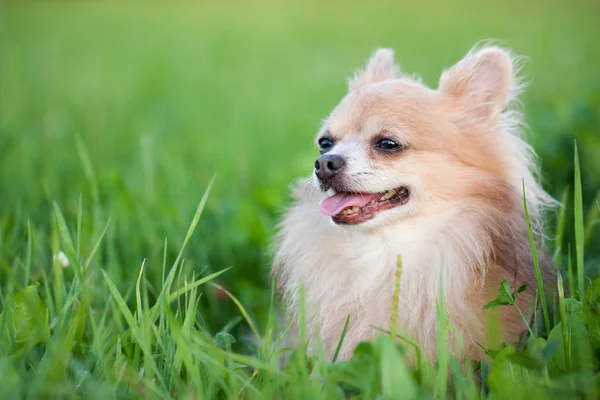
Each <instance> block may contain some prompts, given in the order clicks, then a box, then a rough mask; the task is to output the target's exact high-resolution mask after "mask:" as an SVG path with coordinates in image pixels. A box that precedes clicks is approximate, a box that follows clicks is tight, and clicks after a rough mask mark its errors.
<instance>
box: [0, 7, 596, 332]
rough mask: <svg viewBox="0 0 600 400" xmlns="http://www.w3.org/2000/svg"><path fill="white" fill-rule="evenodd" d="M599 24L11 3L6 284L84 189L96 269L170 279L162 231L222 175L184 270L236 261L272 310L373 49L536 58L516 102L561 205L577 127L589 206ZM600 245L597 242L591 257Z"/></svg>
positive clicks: (531, 12)
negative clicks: (322, 165)
mask: <svg viewBox="0 0 600 400" xmlns="http://www.w3.org/2000/svg"><path fill="white" fill-rule="evenodd" d="M599 17H600V5H599V3H598V2H595V1H582V0H577V1H568V2H567V1H564V2H549V1H545V2H537V1H536V2H520V1H504V2H489V4H484V2H477V1H467V2H453V3H448V2H443V1H423V2H416V1H396V2H391V1H390V2H381V1H377V2H370V3H367V2H363V3H358V2H341V1H339V2H295V3H293V2H278V1H260V2H198V3H189V2H188V3H182V2H174V3H172V4H169V5H167V4H166V3H158V2H152V3H143V4H142V3H127V4H121V3H116V2H50V3H49V2H39V3H38V2H32V3H6V2H4V3H2V5H0V211H1V215H0V279H6V278H7V277H11V276H12V275H13V274H15V273H16V272H15V268H16V265H17V263H16V261H15V260H17V258H18V257H20V256H22V254H23V252H24V249H25V246H26V238H27V223H28V221H29V222H30V224H31V228H32V231H33V233H34V238H35V241H34V255H33V260H34V266H35V267H36V268H47V269H48V270H50V268H51V254H50V253H51V251H50V248H51V246H50V235H49V232H50V230H49V226H50V224H51V215H52V201H57V202H58V204H59V205H60V206H61V207H62V208H63V210H64V212H65V214H66V216H67V218H68V220H69V221H70V223H71V227H72V228H74V224H75V223H74V221H75V220H76V214H77V202H78V199H79V196H80V194H82V195H83V201H84V211H85V212H84V230H85V231H86V232H85V233H86V234H87V235H89V236H90V237H97V236H98V234H99V233H100V231H101V230H102V227H103V226H104V224H105V223H106V220H107V219H108V218H109V217H110V218H111V225H110V229H109V231H108V234H107V237H106V240H105V241H104V242H103V245H102V248H101V254H100V258H99V260H98V262H97V263H96V267H97V268H103V269H105V270H106V271H107V272H108V273H109V274H110V276H111V277H112V278H113V280H114V281H115V282H117V284H118V285H119V287H120V289H121V290H122V291H123V293H129V295H130V297H131V289H132V288H133V285H134V283H135V278H136V276H137V274H138V272H139V267H140V265H141V263H142V261H143V260H144V259H146V272H147V274H148V277H149V279H150V281H151V282H159V281H160V276H161V273H162V254H163V245H164V240H165V238H167V239H168V252H169V257H170V259H171V260H172V259H173V258H174V257H175V255H176V254H177V251H178V249H179V246H180V245H181V242H182V241H183V237H184V235H185V233H186V230H187V227H188V224H189V222H190V220H191V218H192V216H193V213H194V210H195V208H196V206H197V204H198V202H199V200H200V198H201V197H202V194H203V192H204V190H205V189H206V187H207V185H208V183H209V182H210V180H211V178H212V177H213V175H215V174H216V179H215V182H214V186H213V188H212V191H211V193H210V196H209V200H208V203H207V208H206V209H205V213H204V214H203V216H202V218H201V221H200V224H199V226H198V229H197V230H196V233H195V235H194V237H193V239H192V241H191V242H190V245H189V246H188V250H187V252H186V254H187V259H186V263H185V269H186V270H187V271H188V273H190V274H191V273H195V274H196V276H198V275H199V274H202V275H204V274H207V273H209V272H213V271H217V270H221V269H223V268H224V267H228V266H233V269H231V270H230V271H229V272H227V273H226V274H225V275H223V276H222V277H220V278H219V280H218V281H219V282H220V283H223V284H224V285H225V286H226V287H227V288H229V290H231V292H232V293H233V294H234V295H236V296H237V297H238V298H239V299H240V301H241V302H242V304H244V305H245V307H246V308H247V309H248V310H249V312H250V314H251V316H252V317H253V318H255V319H257V320H258V321H264V313H265V312H266V310H265V308H266V306H267V304H268V290H267V287H268V281H267V271H268V267H269V261H270V257H271V256H270V254H269V249H268V246H269V240H270V236H271V235H272V234H273V232H274V227H275V224H276V223H277V218H278V216H279V215H280V214H281V211H282V209H283V207H284V206H285V204H286V202H287V200H288V191H287V190H288V185H289V184H290V183H291V182H292V180H293V179H295V178H297V177H299V176H303V175H307V174H309V173H310V172H311V169H312V163H313V160H314V158H315V156H316V155H317V152H316V149H315V147H314V144H313V138H314V136H315V134H316V131H317V129H318V127H319V124H320V120H321V119H322V118H323V117H325V116H326V115H327V114H328V113H329V111H330V110H331V109H332V108H333V107H334V106H335V105H336V103H337V102H338V101H339V100H340V99H341V97H342V96H343V95H344V94H345V92H346V79H347V78H348V77H349V76H350V75H351V74H352V73H353V72H354V70H355V69H356V68H358V67H361V66H362V65H363V64H364V62H365V61H366V59H367V58H368V57H369V56H370V54H371V53H372V52H373V51H374V50H375V49H376V48H377V47H380V46H386V47H392V48H394V49H395V52H396V57H397V60H398V63H399V64H400V65H401V66H402V68H403V70H404V71H406V72H409V73H418V74H419V75H421V76H422V77H423V79H424V82H425V83H426V84H428V85H430V86H433V87H435V86H436V85H437V81H438V77H439V75H440V73H441V71H442V69H443V68H446V67H449V66H451V65H452V64H453V63H455V62H456V61H458V60H459V59H460V58H461V57H462V56H463V55H464V54H465V53H466V52H467V51H468V50H469V49H470V48H471V46H472V45H474V44H475V43H476V42H478V41H480V40H483V39H488V38H493V39H498V43H499V44H500V45H502V46H506V47H509V48H511V49H512V50H514V52H515V53H517V54H519V55H524V56H527V57H528V58H529V62H528V63H527V65H526V67H525V71H524V72H525V73H526V76H527V77H528V78H530V80H531V86H530V88H529V89H528V90H527V92H526V93H525V94H524V96H523V104H524V106H525V112H526V122H527V124H528V125H529V127H530V131H531V135H532V144H533V145H534V147H535V149H536V150H537V151H538V153H539V154H540V157H541V161H542V165H543V172H544V179H545V182H546V187H547V188H548V190H549V191H550V192H551V193H552V194H553V195H555V196H556V197H557V198H560V197H561V195H562V193H563V190H565V188H566V187H568V186H569V185H571V177H572V176H573V169H572V166H573V140H574V139H577V141H578V145H579V150H580V158H581V163H582V169H583V172H582V173H583V182H584V203H585V204H586V207H591V206H592V205H593V204H594V202H595V196H596V193H597V191H598V189H599V188H600V73H599V72H598V71H599V67H598V66H599V65H600V46H599V44H598V39H599V38H600V28H598V21H599V20H600V18H599ZM567 206H568V208H567V212H568V213H572V207H570V205H569V204H567ZM569 220H570V219H569ZM570 229H571V228H570V227H569V230H570ZM569 235H570V234H569ZM570 240H571V239H570V236H567V239H566V241H565V245H566V242H567V241H570ZM92 243H93V242H92ZM599 243H600V242H599V240H598V235H596V236H594V237H593V238H592V239H591V240H590V241H589V242H588V244H587V245H588V249H590V250H589V252H588V254H589V255H590V256H589V257H588V259H587V261H588V265H590V266H591V267H592V268H593V267H594V266H596V265H597V258H596V259H595V258H594V256H597V255H598V251H595V250H594V249H597V248H598V247H599ZM65 273H69V271H66V272H65ZM37 279H39V275H34V276H32V280H33V281H36V280H37ZM99 284H100V282H99ZM155 290H156V288H155ZM202 308H203V313H202V317H203V318H204V321H205V323H206V325H207V327H208V329H209V330H210V331H211V332H213V333H214V332H217V331H218V330H220V329H221V328H222V327H223V326H224V325H226V324H227V323H228V322H230V321H231V319H232V318H234V317H236V316H237V315H238V314H239V313H238V312H237V310H236V309H235V307H234V306H233V305H232V304H231V303H230V302H229V301H228V300H223V299H221V297H219V296H217V295H216V294H215V293H214V292H211V291H210V289H206V290H205V292H204V295H203V303H202ZM240 329H241V328H240Z"/></svg>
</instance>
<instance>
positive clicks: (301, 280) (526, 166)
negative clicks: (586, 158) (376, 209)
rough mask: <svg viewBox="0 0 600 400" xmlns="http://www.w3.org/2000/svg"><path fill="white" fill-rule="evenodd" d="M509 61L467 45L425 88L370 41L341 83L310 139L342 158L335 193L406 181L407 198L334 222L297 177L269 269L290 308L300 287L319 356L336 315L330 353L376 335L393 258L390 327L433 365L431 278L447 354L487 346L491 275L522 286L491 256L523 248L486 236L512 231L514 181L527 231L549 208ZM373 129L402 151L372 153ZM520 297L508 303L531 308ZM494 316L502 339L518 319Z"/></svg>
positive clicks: (516, 225) (516, 217) (387, 311)
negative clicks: (442, 309)
mask: <svg viewBox="0 0 600 400" xmlns="http://www.w3.org/2000/svg"><path fill="white" fill-rule="evenodd" d="M517 70H518V68H517V65H516V63H515V58H514V57H512V56H511V54H510V53H509V52H508V51H506V50H503V49H500V48H497V47H483V48H478V49H473V50H472V51H471V52H469V53H468V54H467V55H466V57H465V58H464V59H463V60H461V61H460V62H459V63H458V64H456V65H455V66H454V67H452V68H450V69H449V70H447V71H444V73H443V74H442V76H441V78H440V84H439V87H438V88H437V89H430V88H427V87H426V86H424V85H422V84H421V83H420V82H419V81H418V80H417V79H415V78H411V77H408V76H406V75H403V74H402V72H401V71H400V69H399V68H398V67H397V66H395V64H394V59H393V53H392V51H391V50H389V49H380V50H378V51H377V52H375V54H374V55H373V57H372V58H371V59H370V60H369V62H368V64H367V67H366V68H365V69H364V70H361V71H359V72H358V73H357V74H356V75H355V76H354V77H353V78H352V79H351V80H350V82H349V93H348V94H347V95H346V96H345V97H344V99H342V101H341V102H340V104H339V105H338V106H337V107H336V108H335V109H334V110H333V111H332V113H331V114H330V115H329V117H328V118H327V119H326V120H325V121H324V123H323V127H322V129H321V130H320V132H319V137H320V136H322V135H324V134H327V135H333V136H334V137H335V138H336V145H335V147H334V148H333V150H332V151H331V154H338V155H341V156H343V157H345V159H346V160H347V170H346V171H345V172H344V173H345V174H346V178H347V180H346V181H347V183H348V185H349V187H348V191H356V192H382V191H385V190H388V189H391V188H396V187H400V186H405V187H408V188H410V192H411V197H410V201H409V202H408V204H406V205H403V206H400V207H396V208H393V209H390V210H387V211H383V212H381V213H380V214H378V215H377V216H376V217H375V218H373V219H371V220H369V221H367V222H365V223H363V224H360V225H358V226H339V225H336V224H334V223H333V222H332V220H331V218H330V217H328V216H326V215H324V214H322V213H321V211H320V209H319V202H320V201H321V200H323V199H324V198H325V197H326V196H328V195H331V194H332V192H330V193H323V192H322V191H320V190H319V189H318V182H317V180H316V178H315V177H314V175H313V176H312V177H308V178H305V179H302V180H300V181H299V182H298V183H297V185H296V187H295V188H294V190H293V198H294V202H293V204H292V205H291V206H290V208H289V209H288V210H287V213H286V215H285V218H284V219H283V221H282V223H281V225H280V229H279V233H278V236H277V241H276V247H275V251H276V255H275V260H274V264H273V273H274V274H275V276H276V277H277V281H278V285H279V288H280V289H281V291H282V292H283V294H284V298H285V299H286V300H287V305H288V310H289V313H290V315H295V314H297V313H298V311H299V306H300V291H301V288H303V289H304V291H305V298H306V306H307V310H306V312H307V323H308V329H309V336H310V338H311V346H313V347H311V349H313V350H314V346H315V345H316V344H317V343H322V345H323V347H324V350H325V352H326V354H327V355H328V356H329V357H331V356H332V354H333V352H334V351H335V347H336V345H337V343H338V340H339V337H340V335H341V332H342V328H343V325H344V322H345V320H346V317H347V316H348V315H350V325H349V329H348V333H347V335H346V339H345V341H344V345H343V347H342V350H341V353H340V359H348V358H350V357H351V355H352V352H353V350H354V348H355V347H356V345H357V344H358V343H360V342H361V341H363V340H369V339H372V338H373V337H374V336H375V335H377V334H378V331H377V330H376V329H375V327H378V328H381V329H385V330H389V329H390V315H391V308H392V297H393V286H394V276H395V272H396V261H397V259H398V256H401V259H402V271H401V272H402V274H401V283H400V295H399V302H398V331H399V333H400V334H402V335H405V336H406V337H408V338H410V339H412V340H415V341H416V342H417V343H418V344H419V345H420V347H421V349H422V351H423V352H424V353H425V355H426V356H428V357H429V358H430V359H432V360H433V359H434V358H435V356H436V318H437V317H436V303H437V300H438V294H439V292H440V288H439V283H440V273H442V275H443V285H444V286H443V289H442V290H443V293H444V296H445V302H446V306H447V309H448V315H449V318H450V322H451V324H452V325H453V327H454V328H455V329H456V332H457V333H458V335H459V337H458V338H457V337H454V336H453V340H454V341H453V343H454V345H453V350H454V351H455V352H458V351H459V349H460V348H461V347H460V346H458V345H457V343H458V342H456V340H457V339H460V341H462V342H464V344H465V347H464V349H465V350H466V356H468V357H471V358H479V357H481V356H482V355H481V352H480V348H479V347H478V346H477V344H476V341H479V342H480V343H482V344H485V343H486V337H485V332H486V327H485V321H486V314H485V313H484V312H483V310H482V308H483V305H484V304H485V303H486V302H488V301H490V300H491V299H493V298H494V297H495V295H496V293H497V289H498V286H499V284H500V282H501V280H502V278H504V277H506V278H509V279H510V278H513V277H514V276H520V277H523V278H522V279H520V280H519V279H517V280H518V281H519V282H523V281H524V282H525V283H528V284H530V286H535V281H534V280H533V279H532V276H533V275H532V274H533V272H532V266H531V263H530V262H528V261H524V262H522V263H521V264H520V265H508V264H512V262H506V263H504V264H506V265H503V261H502V260H504V259H507V257H508V258H509V259H510V257H512V254H511V253H513V252H521V253H523V252H524V250H523V246H522V245H523V243H519V246H520V247H519V249H516V248H515V249H512V248H511V244H510V243H511V242H510V240H509V241H508V243H509V245H508V247H507V246H504V247H502V248H500V247H499V245H498V244H497V243H498V238H512V237H515V238H519V240H521V239H522V238H523V232H524V231H523V228H525V221H524V219H523V215H522V184H523V182H524V183H525V189H526V194H527V198H528V207H529V213H530V216H531V218H532V223H533V227H534V229H535V231H536V233H539V232H540V231H541V224H542V217H543V211H544V209H546V208H547V207H551V206H553V204H554V200H553V199H552V198H551V197H550V196H549V195H548V194H547V193H546V192H544V190H543V189H542V187H541V186H540V184H539V183H538V176H537V168H536V164H535V158H534V154H533V152H532V150H531V148H530V147H529V145H528V144H527V143H526V142H525V141H524V140H523V138H522V137H521V130H522V129H521V127H522V119H521V115H520V113H518V112H517V111H516V110H515V109H514V107H513V105H514V104H515V101H516V100H517V97H516V96H517V94H518V92H519V90H520V89H521V88H522V85H521V83H520V81H519V80H518V79H517V78H516V73H517ZM381 132H386V134H389V135H392V136H393V137H394V138H396V139H397V140H398V141H399V142H401V143H402V144H403V145H405V146H406V150H403V151H402V153H401V154H399V155H398V156H397V157H387V158H384V157H379V156H377V155H374V154H373V152H372V151H371V150H370V149H371V146H370V143H371V142H370V140H371V138H373V137H375V136H376V135H378V134H380V133H381ZM525 229H526V228H525ZM525 232H526V231H525ZM525 238H526V237H525ZM500 253H502V254H500ZM521 256H522V257H521V258H518V257H517V258H518V259H519V260H528V258H527V256H526V255H523V254H521ZM511 284H512V282H511ZM531 290H534V289H533V287H532V288H531ZM528 293H529V294H527V293H526V294H523V297H522V303H521V306H522V307H523V308H524V312H527V313H530V312H531V304H532V301H531V300H532V299H533V295H532V294H531V291H529V292H528ZM529 315H530V314H529ZM503 318H504V319H505V320H504V324H505V332H504V333H505V338H506V340H511V341H514V340H515V339H516V337H517V336H518V335H519V334H520V333H521V332H522V330H523V328H524V327H523V325H522V324H521V323H520V320H519V319H518V317H515V315H512V314H510V312H509V311H505V312H504V313H503Z"/></svg>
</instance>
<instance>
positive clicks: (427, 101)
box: [314, 49, 512, 228]
mask: <svg viewBox="0 0 600 400" xmlns="http://www.w3.org/2000/svg"><path fill="white" fill-rule="evenodd" d="M511 76H512V64H511V60H510V58H509V56H508V55H507V54H506V53H504V52H502V51H500V50H495V49H487V50H485V51H482V52H479V53H477V54H469V55H467V57H465V59H463V60H462V61H461V62H459V63H458V64H457V65H456V66H454V67H453V68H451V69H450V70H448V71H446V72H444V74H443V75H442V78H441V80H440V87H439V88H438V89H437V90H432V89H429V88H427V87H425V86H423V85H421V84H420V83H418V82H416V81H414V80H412V79H408V78H404V77H401V76H399V72H398V70H397V68H396V67H395V66H394V62H393V57H392V53H391V51H389V50H379V51H377V52H376V53H375V55H374V56H373V57H372V58H371V60H370V61H369V64H368V66H367V67H366V69H365V70H364V71H362V72H360V73H359V74H358V75H357V76H355V77H354V79H353V80H351V82H350V91H349V93H348V95H347V96H346V97H345V98H344V99H343V100H342V101H341V102H340V104H339V105H338V106H337V107H336V108H335V109H334V110H333V112H332V113H331V114H330V116H329V117H328V118H327V119H326V120H325V122H324V124H323V127H322V129H321V130H320V132H319V134H318V136H317V144H318V147H319V150H320V153H321V156H320V157H318V158H317V160H316V161H315V170H314V178H315V183H316V184H317V185H318V186H319V187H320V188H321V189H322V190H324V191H328V192H329V194H331V196H330V197H328V198H326V199H325V200H323V201H322V202H321V211H322V212H323V213H324V214H326V215H328V216H330V217H331V218H332V220H333V222H335V223H336V224H340V225H357V226H361V227H367V228H372V227H374V226H377V225H380V224H388V223H393V222H394V221H397V220H398V219H402V218H406V217H407V216H409V215H414V214H419V213H425V212H427V211H428V210H430V209H431V208H432V207H443V206H444V205H446V206H448V207H456V206H459V204H461V202H462V201H463V200H465V199H468V198H470V197H472V196H483V197H486V196H487V197H494V196H497V194H496V193H492V192H494V191H495V190H498V185H494V184H493V183H494V182H504V180H503V179H502V177H503V175H504V172H503V169H504V168H505V166H504V165H503V162H502V160H503V157H502V154H501V153H502V141H501V140H498V138H497V136H498V135H496V130H497V129H496V128H497V127H496V125H495V123H496V120H497V117H498V115H499V113H500V112H501V111H502V109H503V107H504V104H505V102H506V101H507V97H508V95H509V92H510V86H511ZM482 182H485V183H482ZM500 186H501V185H500Z"/></svg>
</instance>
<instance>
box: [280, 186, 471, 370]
mask: <svg viewBox="0 0 600 400" xmlns="http://www.w3.org/2000/svg"><path fill="white" fill-rule="evenodd" d="M313 197H314V195H313V196H309V197H304V198H303V199H302V201H301V202H299V203H298V204H297V205H296V206H295V207H293V208H292V209H291V210H290V211H289V213H288V216H287V218H286V221H285V222H284V225H283V226H282V235H281V236H280V242H279V251H278V254H277V257H276V260H275V269H276V270H278V271H277V272H278V273H279V275H280V279H279V283H280V286H281V288H282V289H283V292H284V293H285V295H286V296H287V297H288V300H289V302H290V304H291V311H292V312H296V313H297V312H299V305H300V303H301V302H300V292H301V289H302V285H304V291H305V292H304V293H305V304H306V307H307V310H306V313H307V314H306V316H307V322H308V329H309V330H310V332H309V334H310V336H311V337H316V336H320V338H321V341H322V344H323V346H324V349H325V352H326V353H327V354H328V355H329V356H331V355H332V353H333V351H334V350H335V348H336V346H337V343H338V341H339V338H340V335H341V333H342V330H343V326H344V323H345V320H346V318H347V317H348V315H350V324H349V329H348V331H347V334H346V338H345V340H344V346H343V347H342V349H341V353H340V356H341V357H342V359H344V358H349V357H350V356H351V352H352V351H353V349H354V347H355V346H356V345H357V344H358V343H359V342H360V341H363V340H368V339H370V338H372V337H373V336H374V335H376V334H377V333H378V332H377V328H379V329H383V330H389V329H390V317H391V311H392V304H393V292H394V283H395V279H396V273H397V268H398V267H397V262H398V256H401V264H400V268H401V279H400V292H399V298H398V330H399V333H401V334H403V335H405V336H408V337H409V338H411V339H413V340H417V341H418V342H419V344H420V346H421V348H422V350H423V351H425V352H431V351H433V348H434V345H435V343H434V341H435V337H436V335H435V325H436V301H437V299H438V293H439V290H440V289H439V288H440V286H439V284H440V268H441V266H442V265H444V268H443V270H444V271H452V270H453V266H454V265H455V264H456V263H461V262H468V261H469V260H466V259H465V257H466V256H465V255H464V254H461V253H460V251H459V250H460V246H457V245H456V244H455V243H453V242H454V241H456V240H457V239H459V240H462V241H464V240H469V238H468V237H460V238H457V236H456V235H455V234H454V233H456V232H458V231H459V230H460V231H466V230H465V229H464V228H466V227H465V226H462V227H456V226H454V227H452V226H450V227H448V226H447V222H448V221H451V220H452V218H453V217H454V214H453V213H452V212H445V213H442V214H439V215H435V217H432V218H418V219H417V218H415V219H410V218H409V219H407V221H405V222H403V223H402V224H396V225H393V226H388V227H385V228H383V229H378V230H377V231H371V232H369V231H358V230H348V229H343V228H341V227H339V226H334V225H333V224H332V223H331V221H330V220H329V219H328V218H327V217H326V216H324V215H322V214H321V213H320V212H319V209H318V199H315V198H313ZM466 222H467V223H468V221H466ZM453 228H454V229H453ZM457 228H460V229H457ZM444 275H445V276H444V280H445V282H444V288H445V290H444V292H445V295H446V297H447V299H446V302H447V306H448V308H449V309H451V310H452V312H453V314H459V313H466V314H467V316H466V318H464V319H463V321H462V323H461V325H463V324H465V323H468V324H469V325H470V330H471V331H474V332H479V331H480V330H481V328H480V327H479V326H477V325H478V320H476V319H472V318H470V317H469V314H470V313H469V312H468V310H467V307H468V305H467V304H466V303H465V292H466V291H467V287H468V286H469V285H477V282H475V281H474V279H471V278H470V276H471V275H472V274H471V271H469V268H468V267H467V266H461V268H458V269H456V268H454V271H452V273H451V274H448V273H445V274H444ZM313 344H314V343H313Z"/></svg>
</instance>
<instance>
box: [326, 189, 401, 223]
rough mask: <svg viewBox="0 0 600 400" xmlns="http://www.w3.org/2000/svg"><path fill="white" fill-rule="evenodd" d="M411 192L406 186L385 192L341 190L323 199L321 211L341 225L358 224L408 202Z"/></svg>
mask: <svg viewBox="0 0 600 400" xmlns="http://www.w3.org/2000/svg"><path fill="white" fill-rule="evenodd" d="M409 197H410V192H409V190H408V189H407V188H405V187H400V188H397V189H390V190H388V191H387V192H383V193H346V192H339V193H336V194H335V195H333V196H330V197H327V198H326V199H324V200H323V201H321V212H323V214H326V215H329V216H330V217H331V219H332V220H333V222H335V223H336V224H341V225H357V224H360V223H363V222H365V221H368V220H370V219H371V218H373V217H375V215H377V213H380V212H381V211H384V210H389V209H390V208H394V207H398V206H401V205H404V204H406V203H407V202H408V199H409Z"/></svg>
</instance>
